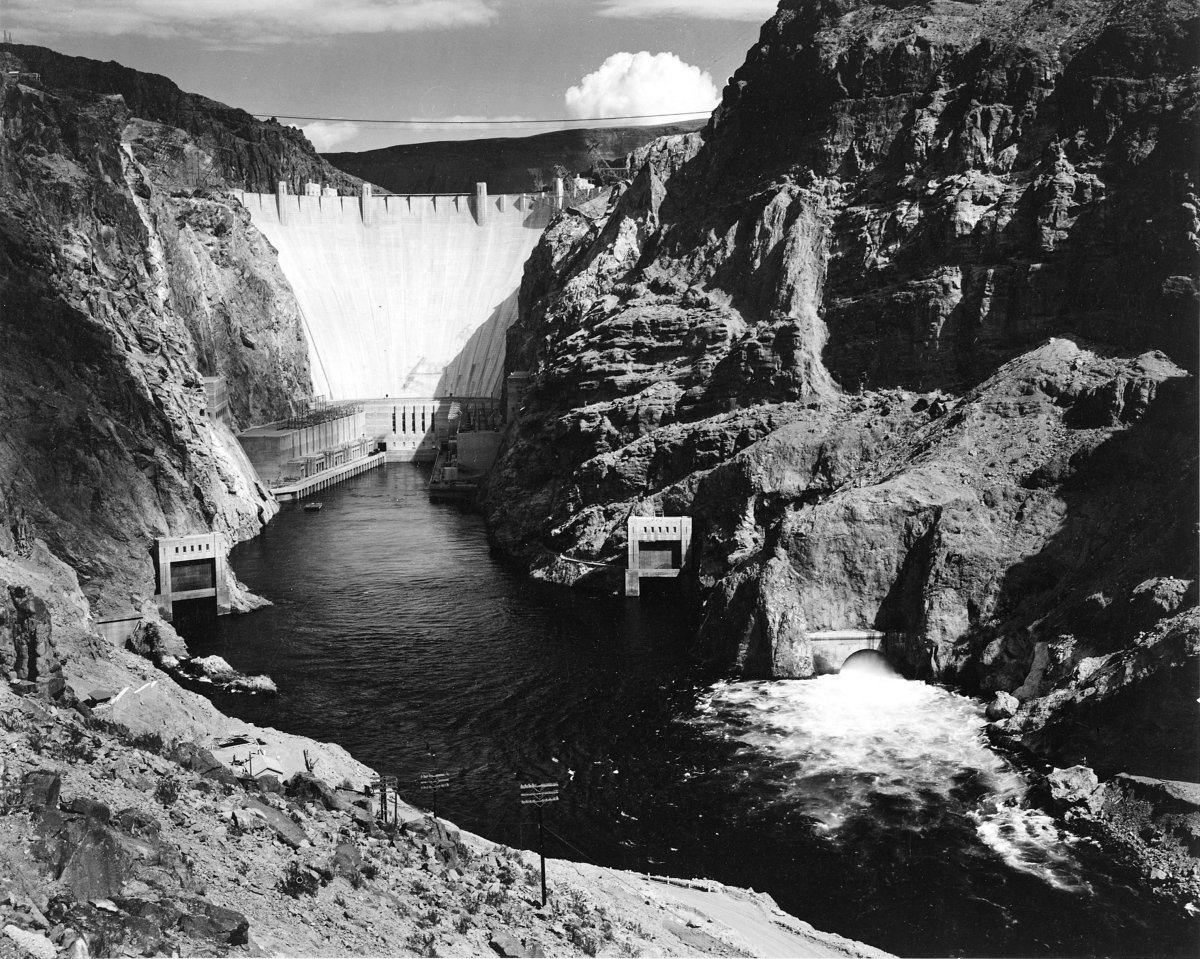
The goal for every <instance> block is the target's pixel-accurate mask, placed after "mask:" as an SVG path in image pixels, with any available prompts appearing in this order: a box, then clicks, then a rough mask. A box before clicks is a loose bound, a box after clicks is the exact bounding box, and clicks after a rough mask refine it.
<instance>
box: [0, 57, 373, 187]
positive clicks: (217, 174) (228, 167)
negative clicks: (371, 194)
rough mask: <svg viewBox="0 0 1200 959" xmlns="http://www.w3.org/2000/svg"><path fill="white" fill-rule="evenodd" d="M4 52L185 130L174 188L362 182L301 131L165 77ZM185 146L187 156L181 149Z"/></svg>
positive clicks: (54, 81)
mask: <svg viewBox="0 0 1200 959" xmlns="http://www.w3.org/2000/svg"><path fill="white" fill-rule="evenodd" d="M0 53H2V54H7V55H8V56H11V57H13V58H15V59H16V60H18V61H20V64H21V67H22V69H24V70H27V71H30V72H34V73H38V74H40V75H41V84H44V85H45V86H46V87H49V88H53V89H57V90H61V91H75V92H76V93H80V94H83V95H84V96H85V97H92V96H95V95H97V94H98V95H101V96H118V97H120V98H121V101H122V103H123V104H124V106H125V108H126V109H127V110H128V111H129V115H130V116H133V117H138V118H140V119H142V120H149V121H151V122H152V123H161V124H164V125H165V126H166V127H168V128H171V129H173V130H181V131H183V133H184V134H186V137H184V138H182V139H178V140H177V143H178V144H179V145H180V148H181V151H182V152H181V155H180V156H179V157H177V158H176V159H177V160H181V161H182V162H179V163H177V165H176V167H175V169H174V170H173V171H172V174H171V178H172V180H173V181H174V182H175V184H176V188H177V189H188V190H202V189H206V188H209V187H223V186H229V187H234V188H237V189H241V190H247V191H249V192H251V193H274V192H275V186H276V184H277V183H278V182H279V181H280V180H283V181H286V182H287V183H288V184H289V186H290V189H291V192H293V193H300V192H302V190H303V186H304V184H305V183H306V182H309V181H315V182H318V183H324V184H326V185H327V186H333V187H337V188H338V189H339V190H342V191H344V192H348V193H357V192H358V189H359V184H360V182H361V181H359V180H358V179H356V178H355V177H352V176H349V175H347V174H345V173H343V172H342V171H340V170H337V169H335V168H334V167H331V166H330V165H329V164H328V163H326V162H325V161H324V160H322V159H321V158H320V157H319V156H317V153H316V151H315V150H314V149H313V146H312V144H311V143H309V142H308V140H307V139H306V138H305V136H304V134H303V133H302V132H301V131H300V130H299V129H298V128H296V127H291V126H284V125H282V124H280V123H278V122H276V121H275V120H274V119H272V120H269V121H267V122H265V123H264V122H262V121H260V120H257V119H255V118H254V117H253V116H251V115H250V114H249V113H247V112H246V111H245V110H239V109H237V108H236V107H230V106H226V105H225V104H224V103H218V102H217V101H216V100H210V99H208V97H202V96H200V95H199V94H195V93H185V92H184V91H183V90H180V89H179V87H177V86H176V85H175V84H174V83H172V82H171V81H170V80H168V79H167V78H166V77H163V76H159V75H158V74H154V73H142V72H141V71H140V70H133V69H130V68H129V67H125V66H122V65H121V64H119V63H115V62H113V61H111V60H110V61H108V62H105V63H102V62H100V61H99V60H89V59H87V58H86V57H69V56H66V55H65V54H62V53H57V52H56V51H54V50H47V49H46V48H45V47H33V46H26V45H23V44H17V43H6V44H0ZM184 145H186V146H187V147H190V149H186V150H184V149H183V147H184Z"/></svg>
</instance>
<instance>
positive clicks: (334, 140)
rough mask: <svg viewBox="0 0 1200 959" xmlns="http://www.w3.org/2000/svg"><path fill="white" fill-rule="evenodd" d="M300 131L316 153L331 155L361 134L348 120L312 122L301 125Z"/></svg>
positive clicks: (356, 125) (357, 127)
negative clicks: (314, 148) (315, 149)
mask: <svg viewBox="0 0 1200 959" xmlns="http://www.w3.org/2000/svg"><path fill="white" fill-rule="evenodd" d="M300 129H301V130H303V131H304V135H305V136H306V137H308V139H309V141H310V142H311V143H312V145H313V146H315V147H316V148H317V152H318V153H332V152H333V151H334V150H336V149H337V148H338V147H340V146H341V145H342V144H343V143H348V142H349V141H351V140H353V139H354V138H355V137H356V136H358V134H359V133H360V132H361V128H360V127H359V125H358V124H357V123H354V122H352V121H350V120H314V121H313V122H312V123H302V124H301V125H300Z"/></svg>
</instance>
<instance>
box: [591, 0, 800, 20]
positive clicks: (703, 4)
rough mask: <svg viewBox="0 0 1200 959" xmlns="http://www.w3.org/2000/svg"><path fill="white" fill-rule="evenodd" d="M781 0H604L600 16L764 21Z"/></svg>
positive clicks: (773, 11)
mask: <svg viewBox="0 0 1200 959" xmlns="http://www.w3.org/2000/svg"><path fill="white" fill-rule="evenodd" d="M778 3H779V0H603V2H602V3H601V4H600V11H599V12H600V16H602V17H620V18H622V19H646V18H649V17H693V18H697V19H702V20H749V21H751V22H755V23H761V22H762V21H763V20H766V19H767V18H768V17H770V16H772V15H773V14H774V13H775V8H776V6H777V5H778Z"/></svg>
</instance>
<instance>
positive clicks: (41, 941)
mask: <svg viewBox="0 0 1200 959" xmlns="http://www.w3.org/2000/svg"><path fill="white" fill-rule="evenodd" d="M4 935H5V936H7V937H8V938H9V939H11V940H12V941H13V942H14V943H16V945H17V948H19V949H21V950H22V952H23V953H24V954H25V955H27V956H30V957H32V959H55V956H57V955H58V950H57V949H56V948H55V947H54V943H52V942H51V941H50V940H49V939H47V938H46V937H45V936H43V935H41V934H40V933H36V932H29V931H27V930H25V929H18V928H17V927H16V926H5V927H4Z"/></svg>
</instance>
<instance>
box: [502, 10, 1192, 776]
mask: <svg viewBox="0 0 1200 959" xmlns="http://www.w3.org/2000/svg"><path fill="white" fill-rule="evenodd" d="M1198 23H1200V18H1198V16H1197V7H1196V5H1195V4H1194V3H1184V2H1171V0H1166V2H1158V0H1156V2H1151V3H1137V4H1132V3H1120V2H1114V0H1053V2H1049V3H1047V2H1036V3H1030V2H1025V0H983V2H978V3H958V2H946V0H935V2H930V3H923V4H908V3H905V4H897V3H871V2H865V0H839V2H834V0H812V2H801V0H784V2H783V3H782V4H781V5H780V9H779V12H778V13H777V14H776V16H775V17H774V18H772V19H771V20H770V21H768V23H767V24H766V25H765V26H764V27H763V30H762V34H761V37H760V42H759V43H758V44H757V45H756V46H755V47H754V48H752V49H751V51H750V53H749V55H748V57H747V61H746V63H745V65H744V66H743V67H742V68H741V69H740V70H739V71H738V72H737V74H736V75H735V76H734V77H733V78H732V81H731V83H730V84H729V85H728V86H727V87H726V90H725V92H724V96H723V100H722V103H721V105H720V106H719V107H718V109H717V110H716V112H715V113H714V115H713V119H712V122H711V123H710V125H709V126H708V128H707V129H706V130H705V131H704V132H703V133H702V134H699V135H692V136H688V137H681V138H671V139H666V140H662V141H658V142H657V143H655V144H652V145H651V146H650V147H648V148H647V149H646V150H645V151H644V153H643V160H644V162H643V164H642V166H641V169H640V172H639V173H638V174H637V176H636V177H635V178H634V180H633V181H632V182H631V183H630V184H629V185H628V188H627V189H625V190H624V191H623V192H620V191H618V192H619V193H620V195H619V196H618V195H614V197H613V199H612V200H611V201H610V202H609V203H608V204H605V203H602V202H594V203H593V204H590V205H587V206H584V207H581V208H579V209H577V210H571V211H568V212H567V213H566V214H565V215H564V216H563V217H562V218H561V219H560V220H558V221H557V222H556V223H554V224H552V225H551V227H550V229H549V230H548V231H547V234H546V235H545V237H544V238H543V242H542V243H541V245H540V246H539V248H538V249H537V250H535V253H534V256H533V257H532V258H531V260H530V263H529V265H528V267H527V270H526V276H525V280H524V283H523V287H522V300H521V319H520V321H519V323H518V324H517V325H516V326H514V328H513V329H512V330H511V331H510V340H509V357H508V364H509V369H510V370H525V371H529V372H531V373H532V374H533V379H532V387H531V390H530V393H529V394H528V396H527V397H526V400H525V406H524V411H523V414H522V416H521V419H520V422H519V424H518V426H517V428H516V429H515V430H514V431H513V432H512V433H511V434H510V436H509V441H508V446H507V450H506V452H505V454H504V457H503V459H502V461H501V463H500V466H499V469H498V470H497V472H496V474H495V476H494V479H493V482H492V484H491V487H490V489H489V491H488V496H487V503H486V505H487V509H488V512H489V518H490V521H491V523H492V528H493V531H494V535H495V538H496V540H497V542H498V543H499V544H500V545H501V546H502V547H503V548H505V549H506V550H507V551H508V552H510V553H511V554H512V555H514V556H517V557H519V558H520V559H522V560H523V561H525V562H526V563H528V564H529V565H530V566H531V567H532V568H533V569H534V570H535V572H536V573H537V574H538V575H543V576H546V577H550V578H556V579H561V580H567V581H570V580H574V579H577V578H580V577H583V578H588V577H592V576H597V575H603V573H602V572H597V567H595V566H589V565H583V564H580V563H576V562H575V560H576V559H582V560H585V561H589V562H591V563H596V562H599V563H614V564H616V565H620V563H621V555H622V553H623V549H624V526H625V519H626V518H627V517H628V516H629V515H630V514H631V513H632V514H650V515H653V514H654V513H657V512H665V513H667V514H676V513H685V514H691V515H693V516H694V517H696V519H697V530H698V546H699V548H698V550H697V561H696V564H695V568H694V569H692V570H691V571H689V573H688V577H687V579H688V584H689V585H690V586H692V587H693V588H694V590H695V593H696V595H697V596H698V597H699V598H700V600H701V601H703V602H704V603H705V604H706V618H705V624H704V627H703V629H702V633H701V637H700V639H701V646H702V648H703V650H704V651H706V652H707V653H708V654H709V655H711V656H713V657H714V658H715V659H716V660H717V661H719V662H721V663H724V664H726V666H727V667H728V668H732V669H734V670H735V671H737V672H740V673H741V674H742V675H760V676H804V675H808V674H809V673H810V672H811V669H812V655H811V647H810V644H809V642H808V639H807V634H808V633H809V632H811V631H814V630H821V629H846V628H874V629H879V630H883V631H886V632H888V633H889V634H892V636H891V640H890V642H891V648H892V651H893V654H894V656H895V657H896V658H898V659H900V660H901V661H902V662H904V664H905V666H906V668H907V670H908V671H910V672H911V673H914V674H916V675H923V676H931V677H936V678H939V679H942V680H947V681H952V682H958V683H961V684H963V685H965V686H966V687H967V688H970V689H973V690H977V691H979V692H984V693H991V692H993V691H1000V692H1004V693H1007V694H1013V695H1015V698H1016V700H1017V701H1019V702H1021V703H1023V704H1024V705H1023V706H1022V708H1021V711H1020V712H1019V713H1018V715H1017V716H1016V717H1014V718H1013V719H1012V720H1010V721H1008V722H1007V723H1006V724H1003V726H1002V728H1000V729H998V730H997V734H998V735H1008V736H1011V737H1016V738H1019V739H1020V740H1021V741H1023V742H1025V743H1026V744H1028V745H1032V746H1036V747H1038V748H1041V749H1043V750H1045V751H1047V752H1049V753H1061V754H1063V755H1064V757H1074V758H1075V759H1077V758H1079V757H1080V756H1081V755H1083V754H1086V753H1088V752H1089V751H1092V750H1093V749H1094V748H1095V746H1096V744H1097V742H1103V743H1105V744H1106V745H1108V746H1112V747H1113V749H1114V752H1113V753H1112V754H1111V755H1110V756H1109V759H1108V760H1107V761H1111V762H1112V763H1113V764H1115V765H1122V764H1125V763H1126V761H1127V759H1128V760H1130V761H1136V762H1137V763H1140V764H1141V767H1142V769H1143V771H1153V772H1154V773H1156V774H1159V775H1161V774H1163V773H1164V772H1166V773H1168V774H1172V773H1173V774H1174V775H1177V776H1179V777H1180V778H1184V777H1193V776H1195V775H1196V772H1197V756H1196V752H1195V748H1194V745H1191V744H1189V743H1185V742H1181V741H1179V740H1178V739H1175V740H1173V741H1172V742H1171V743H1170V744H1169V745H1168V746H1167V747H1165V748H1160V749H1155V750H1148V751H1147V750H1146V749H1145V747H1146V745H1147V743H1151V742H1154V741H1155V736H1154V732H1153V730H1151V729H1150V728H1149V727H1148V726H1144V727H1143V728H1141V729H1128V728H1127V727H1126V726H1125V725H1124V724H1125V722H1126V719H1127V718H1128V716H1129V715H1130V710H1131V709H1132V710H1133V711H1134V712H1136V704H1137V703H1141V704H1142V705H1143V707H1144V705H1145V703H1147V702H1148V701H1150V697H1156V698H1157V700H1158V701H1160V702H1161V703H1162V706H1163V711H1162V713H1161V717H1162V722H1163V723H1164V724H1165V725H1168V726H1170V725H1171V724H1177V723H1179V722H1193V721H1194V720H1195V719H1196V715H1195V713H1196V710H1195V705H1194V700H1195V686H1196V682H1195V666H1196V652H1197V616H1196V579H1197V570H1196V555H1195V547H1194V535H1195V528H1196V504H1195V495H1194V493H1195V488H1196V486H1195V484H1196V443H1195V439H1194V424H1195V422H1196V399H1195V395H1196V394H1195V385H1194V377H1193V375H1192V373H1191V372H1190V371H1191V370H1192V369H1193V368H1194V364H1195V357H1196V285H1195V279H1194V278H1195V275H1196V264H1197V259H1196V255H1197V205H1196V197H1195V169H1196V164H1195V160H1196V157H1197V150H1196V125H1195V120H1196V79H1195V67H1196V64H1195V56H1196V54H1195V51H1196V49H1197V46H1196V37H1197V24H1198ZM1081 703H1083V705H1081ZM1085 707H1086V709H1088V710H1090V711H1091V712H1090V713H1089V722H1090V726H1087V727H1084V726H1081V725H1080V724H1075V725H1074V726H1073V727H1072V731H1071V734H1070V735H1066V734H1065V733H1064V732H1063V729H1062V728H1060V729H1059V731H1058V732H1057V733H1056V732H1055V728H1056V723H1058V724H1060V725H1063V726H1064V727H1065V725H1070V717H1071V716H1072V715H1078V713H1075V712H1073V710H1076V709H1083V708H1085ZM1117 728H1122V729H1123V733H1124V735H1123V737H1118V738H1120V739H1121V742H1120V744H1119V746H1120V749H1119V750H1118V749H1117V747H1118V744H1117V743H1116V741H1115V740H1114V738H1113V736H1112V735H1111V734H1112V732H1113V730H1115V729H1117ZM1188 738H1189V739H1190V737H1188Z"/></svg>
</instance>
